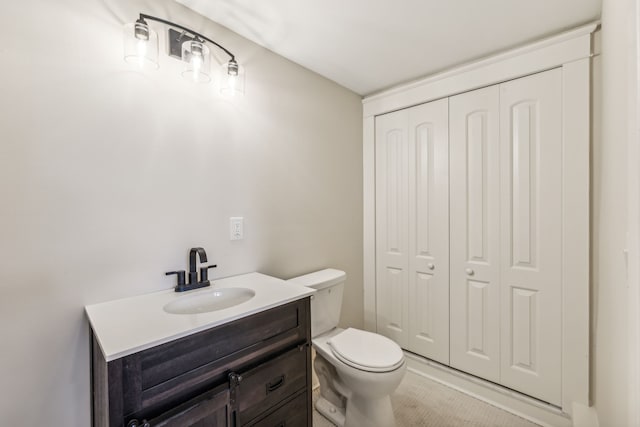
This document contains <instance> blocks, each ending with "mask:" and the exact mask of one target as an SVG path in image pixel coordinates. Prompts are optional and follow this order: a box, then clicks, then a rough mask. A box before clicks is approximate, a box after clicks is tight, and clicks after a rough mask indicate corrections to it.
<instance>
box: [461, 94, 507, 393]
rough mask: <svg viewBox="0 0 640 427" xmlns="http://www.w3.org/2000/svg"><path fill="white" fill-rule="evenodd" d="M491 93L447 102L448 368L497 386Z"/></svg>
mask: <svg viewBox="0 0 640 427" xmlns="http://www.w3.org/2000/svg"><path fill="white" fill-rule="evenodd" d="M499 116H500V111H499V88H498V86H492V87H488V88H484V89H479V90H476V91H473V92H468V93H465V94H462V95H458V96H454V97H452V98H451V99H450V118H449V120H450V153H451V162H450V170H451V177H450V184H451V187H450V189H451V195H450V198H451V233H450V236H451V242H450V244H451V271H450V275H451V285H450V286H451V366H453V367H455V368H457V369H460V370H463V371H465V372H469V373H471V374H474V375H477V376H479V377H482V378H486V379H488V380H490V381H494V382H498V381H499V380H500V310H499V308H500V246H499V245H500V229H499V227H500V176H499V173H500V169H499V156H500V152H499V143H500V140H499Z"/></svg>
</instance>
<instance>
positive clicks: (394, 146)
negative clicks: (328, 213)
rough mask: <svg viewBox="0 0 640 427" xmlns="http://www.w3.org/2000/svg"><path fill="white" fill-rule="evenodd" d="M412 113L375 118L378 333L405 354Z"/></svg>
mask: <svg viewBox="0 0 640 427" xmlns="http://www.w3.org/2000/svg"><path fill="white" fill-rule="evenodd" d="M408 117H409V116H408V112H407V110H401V111H396V112H394V113H389V114H384V115H382V116H378V117H376V321H377V331H378V333H380V334H382V335H385V336H387V337H389V338H391V339H392V340H394V341H396V342H397V343H398V344H399V345H400V346H402V347H404V348H407V345H408V343H409V329H408V322H409V316H408V307H407V304H408V293H407V292H408V274H409V273H408V269H409V258H408V253H409V247H408V238H409V228H408V227H409V212H408V209H409V200H408V197H409V194H408V168H407V165H408V161H409V157H408V155H409V154H408V153H409V149H408V135H407V133H408Z"/></svg>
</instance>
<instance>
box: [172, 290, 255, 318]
mask: <svg viewBox="0 0 640 427" xmlns="http://www.w3.org/2000/svg"><path fill="white" fill-rule="evenodd" d="M254 296H256V293H255V291H253V290H251V289H247V288H221V289H214V290H211V291H208V292H202V293H198V294H196V295H187V296H184V297H181V298H178V299H177V300H175V301H171V302H170V303H168V304H166V305H165V306H164V307H163V308H164V311H166V312H167V313H171V314H198V313H209V312H211V311H216V310H222V309H225V308H229V307H233V306H235V305H238V304H242V303H243V302H246V301H249V300H250V299H251V298H253V297H254Z"/></svg>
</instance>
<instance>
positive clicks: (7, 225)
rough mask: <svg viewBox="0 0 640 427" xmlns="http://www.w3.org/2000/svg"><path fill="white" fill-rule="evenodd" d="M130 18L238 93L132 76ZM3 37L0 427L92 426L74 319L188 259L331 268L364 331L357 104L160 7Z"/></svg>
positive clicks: (263, 267) (268, 269)
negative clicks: (223, 70)
mask: <svg viewBox="0 0 640 427" xmlns="http://www.w3.org/2000/svg"><path fill="white" fill-rule="evenodd" d="M139 12H145V13H148V14H151V15H156V16H160V17H163V18H166V19H170V20H174V21H176V22H179V23H181V24H183V25H185V26H188V27H191V28H193V29H194V30H196V31H200V32H203V33H204V34H206V35H209V36H210V37H212V38H214V39H216V40H219V41H220V42H222V43H223V44H224V45H226V46H227V47H229V48H230V49H231V50H232V51H233V52H234V53H235V54H236V55H237V57H238V59H239V61H241V62H242V63H243V64H244V65H245V66H246V69H247V84H246V96H245V97H244V98H242V99H234V100H232V101H226V100H223V99H221V98H220V96H218V95H217V93H216V92H215V88H214V87H213V86H194V85H192V84H189V83H188V82H186V81H184V80H183V79H182V78H181V76H180V67H181V64H180V63H179V62H177V61H174V60H173V59H170V58H168V57H166V56H163V55H161V64H160V66H161V68H160V70H159V71H155V72H138V71H133V70H132V68H131V67H130V66H129V65H128V64H126V63H125V62H124V61H123V60H122V25H123V23H125V22H131V21H133V20H135V18H136V17H137V14H138V13H139ZM156 28H158V32H159V33H160V36H161V37H162V38H164V37H165V34H164V31H161V30H160V27H156ZM0 34H1V36H2V39H3V40H4V42H3V43H2V44H0V58H1V59H0V61H1V62H2V78H1V79H0V200H1V202H0V260H2V261H1V267H0V337H1V338H2V344H1V347H2V359H1V360H2V363H0V378H2V381H0V396H2V399H0V425H6V426H9V425H16V426H40V425H48V426H63V425H64V426H87V425H89V411H90V397H89V341H88V337H89V330H88V326H87V323H86V320H85V318H84V314H83V307H84V305H86V304H92V303H97V302H101V301H107V300H110V299H116V298H123V297H127V296H132V295H137V294H142V293H146V292H153V291H157V290H161V289H167V288H170V287H171V286H172V285H173V283H174V280H175V277H165V276H164V272H165V271H168V270H174V269H181V268H184V267H185V266H186V262H187V251H188V249H189V248H190V247H192V246H203V247H205V248H206V250H207V253H208V254H209V257H210V260H211V261H213V262H215V263H217V264H218V265H219V268H218V269H217V270H215V271H214V272H213V274H214V277H224V276H230V275H235V274H239V273H244V272H249V271H256V270H257V271H260V272H263V273H267V274H271V275H274V276H278V277H282V278H289V277H292V276H294V275H298V274H302V273H306V272H310V271H313V270H316V269H320V268H324V267H329V266H331V267H335V268H339V269H343V270H345V271H346V272H347V274H348V275H349V278H348V282H347V288H346V294H345V306H344V310H343V317H342V320H343V323H344V324H345V325H353V326H361V325H362V148H361V146H362V129H361V128H362V110H361V102H360V98H359V96H357V95H356V94H354V93H352V92H350V91H348V90H346V89H344V88H342V87H340V86H338V85H336V84H335V83H332V82H330V81H328V80H326V79H324V78H322V77H320V76H318V75H316V74H314V73H312V72H310V71H308V70H306V69H304V68H302V67H300V66H298V65H296V64H293V63H291V62H289V61H287V60H285V59H283V58H281V57H279V56H277V55H275V54H273V53H271V52H269V51H267V50H265V49H263V48H260V47H258V46H256V45H255V44H253V43H250V42H248V41H247V40H245V39H243V38H241V37H239V36H237V35H236V34H234V33H231V32H230V31H228V30H226V29H224V28H222V27H220V26H218V25H216V24H214V23H212V22H210V21H207V20H206V19H204V18H202V17H200V16H198V15H196V14H195V13H193V12H190V11H188V10H187V9H185V8H183V7H182V6H180V5H178V4H176V3H175V2H173V1H171V0H156V1H151V0H148V1H142V0H135V1H130V0H57V1H49V0H25V1H14V2H10V3H9V2H3V4H2V6H1V7H0ZM220 58H223V56H220ZM230 216H243V217H244V219H245V239H244V240H243V241H235V242H231V241H229V217H230Z"/></svg>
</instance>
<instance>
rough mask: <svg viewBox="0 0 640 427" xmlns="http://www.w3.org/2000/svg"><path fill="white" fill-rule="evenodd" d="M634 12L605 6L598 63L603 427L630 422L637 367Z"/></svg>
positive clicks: (597, 340)
mask: <svg viewBox="0 0 640 427" xmlns="http://www.w3.org/2000/svg"><path fill="white" fill-rule="evenodd" d="M632 12H633V7H632V1H631V0H604V1H603V3H602V55H601V56H600V57H596V58H595V59H594V70H595V74H594V80H593V84H594V91H593V117H594V129H593V130H594V144H593V152H592V165H593V169H592V188H593V198H592V200H593V210H592V224H593V229H592V243H593V246H592V251H593V252H592V258H593V269H592V280H593V292H592V297H593V302H592V319H593V321H592V326H593V329H592V335H593V341H592V353H591V357H592V377H591V379H592V387H591V393H592V398H593V401H594V404H595V408H596V410H597V413H598V419H599V421H600V426H603V427H605V426H625V425H629V421H628V418H627V417H628V412H627V411H628V409H629V408H628V404H629V399H628V391H629V389H628V387H629V381H630V374H631V372H630V370H629V367H630V366H631V364H637V363H638V361H637V360H636V361H633V360H629V354H630V353H629V347H628V342H629V338H630V337H629V335H628V327H629V323H628V314H629V313H628V310H627V307H628V302H629V300H630V298H632V296H633V293H632V292H630V288H629V286H630V284H629V283H627V263H626V262H625V255H624V251H625V249H626V248H627V243H626V239H627V231H628V222H627V221H628V216H627V212H628V211H627V210H628V208H629V204H628V203H629V194H628V192H627V185H628V174H627V155H628V152H627V149H628V144H629V143H630V140H629V133H628V132H629V128H628V126H629V123H630V121H629V119H630V118H631V117H630V114H629V110H628V103H629V99H630V98H632V99H635V98H634V92H633V90H634V89H635V88H632V87H630V75H629V74H628V73H629V67H630V65H631V64H630V63H629V62H628V61H629V59H631V58H633V52H632V51H631V50H630V45H631V43H630V42H631V41H632V40H633V34H632V33H630V29H631V26H630V25H629V24H630V22H631V21H630V19H629V15H630V13H632ZM636 221H637V219H636ZM629 237H630V238H631V239H633V238H634V237H633V236H629ZM635 262H636V263H637V261H635ZM631 286H634V287H635V286H637V284H635V285H634V284H631ZM634 404H637V402H635V403H634Z"/></svg>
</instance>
